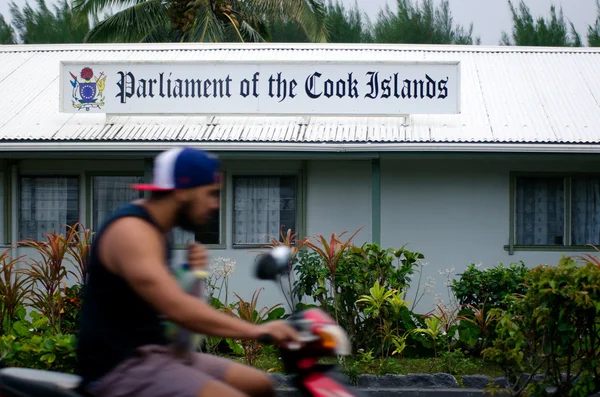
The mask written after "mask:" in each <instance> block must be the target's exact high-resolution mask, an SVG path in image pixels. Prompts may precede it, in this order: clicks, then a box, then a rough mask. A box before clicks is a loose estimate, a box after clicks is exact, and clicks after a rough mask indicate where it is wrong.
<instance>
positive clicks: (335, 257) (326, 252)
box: [304, 226, 364, 321]
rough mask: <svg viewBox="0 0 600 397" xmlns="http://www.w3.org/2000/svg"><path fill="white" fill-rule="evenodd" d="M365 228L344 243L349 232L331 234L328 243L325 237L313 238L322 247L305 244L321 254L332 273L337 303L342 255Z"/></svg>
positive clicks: (309, 243)
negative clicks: (338, 272)
mask: <svg viewBox="0 0 600 397" xmlns="http://www.w3.org/2000/svg"><path fill="white" fill-rule="evenodd" d="M363 228H364V226H361V227H360V228H358V229H357V230H356V231H355V232H354V233H353V234H352V235H351V236H350V237H349V238H348V239H347V240H346V241H344V242H342V241H341V240H340V238H341V237H342V236H343V235H344V234H346V233H347V231H343V232H342V233H340V234H339V235H338V236H336V235H335V233H331V237H330V239H329V241H327V239H326V238H325V236H323V235H316V236H313V239H315V240H316V241H320V243H321V246H319V245H317V244H315V243H313V242H311V241H306V242H305V243H304V245H306V246H307V247H309V248H311V249H312V250H313V251H315V252H316V253H317V254H319V256H320V257H321V258H322V259H323V262H324V263H325V265H326V266H327V268H328V269H329V271H330V272H331V285H332V287H333V296H334V299H335V301H336V302H337V288H336V285H335V271H336V269H337V266H338V263H339V261H340V258H341V257H342V255H343V254H344V252H345V251H346V249H347V248H348V247H349V246H350V244H351V241H352V239H353V238H354V237H356V235H357V234H358V232H360V231H361V230H362V229H363ZM335 308H336V309H335V316H336V321H339V319H338V313H337V305H335Z"/></svg>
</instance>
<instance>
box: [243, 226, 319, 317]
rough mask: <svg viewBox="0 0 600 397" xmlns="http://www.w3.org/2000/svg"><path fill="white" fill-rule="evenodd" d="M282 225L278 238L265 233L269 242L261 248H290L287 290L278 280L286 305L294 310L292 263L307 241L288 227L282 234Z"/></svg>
mask: <svg viewBox="0 0 600 397" xmlns="http://www.w3.org/2000/svg"><path fill="white" fill-rule="evenodd" d="M283 226H284V225H281V228H280V231H279V238H277V237H275V236H271V235H267V236H266V237H269V239H270V242H269V244H265V245H263V246H262V247H261V248H267V249H273V248H275V247H279V246H286V247H288V248H289V249H290V251H291V257H290V263H289V269H288V270H289V277H288V278H287V279H288V286H287V288H288V291H287V292H286V291H285V288H284V287H283V284H281V282H282V281H281V280H279V282H280V287H281V291H282V292H283V295H284V296H285V300H286V302H287V304H288V306H289V307H290V310H292V311H293V310H294V307H295V305H294V297H293V293H292V289H293V288H292V284H293V281H292V278H293V275H294V274H293V272H292V270H293V267H294V264H295V263H296V257H297V255H298V251H299V250H300V249H301V248H302V247H303V246H304V245H306V243H307V242H308V239H307V238H306V237H305V238H303V239H301V240H299V239H298V233H297V232H296V233H292V229H288V230H287V232H286V233H285V234H284V233H283ZM250 252H263V251H256V250H252V251H250ZM288 295H289V296H288Z"/></svg>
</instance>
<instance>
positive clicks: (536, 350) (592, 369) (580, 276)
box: [484, 257, 600, 396]
mask: <svg viewBox="0 0 600 397" xmlns="http://www.w3.org/2000/svg"><path fill="white" fill-rule="evenodd" d="M526 284H527V287H528V289H527V292H526V293H525V294H524V295H522V296H517V295H515V296H513V298H512V299H511V302H510V304H508V306H507V310H504V311H503V310H501V309H495V310H496V311H498V312H499V313H500V314H501V317H500V320H499V322H498V328H497V332H498V338H497V339H496V340H495V341H494V343H493V347H491V348H488V349H486V350H484V356H485V357H487V358H489V359H491V360H494V361H495V362H497V363H498V364H500V365H501V366H502V367H503V368H504V372H505V376H506V377H507V379H508V381H509V382H508V389H509V391H510V392H511V394H512V395H532V396H533V395H544V394H545V393H546V388H547V387H549V386H551V387H555V388H556V391H555V392H554V395H556V396H587V395H590V394H592V393H593V392H596V391H598V390H600V377H599V375H600V267H599V266H597V265H594V264H592V263H584V264H578V263H577V262H575V261H574V260H573V259H570V258H566V257H563V259H562V260H561V261H560V263H559V264H558V266H547V265H543V266H538V267H536V268H534V269H532V270H531V271H530V272H529V273H528V276H527V277H526ZM524 373H525V374H531V376H529V377H527V378H526V379H525V380H523V379H522V374H524ZM536 373H540V374H543V375H545V378H544V381H543V382H541V383H534V382H531V380H532V377H533V376H534V375H535V374H536ZM561 374H566V376H565V377H564V378H563V376H562V375H561Z"/></svg>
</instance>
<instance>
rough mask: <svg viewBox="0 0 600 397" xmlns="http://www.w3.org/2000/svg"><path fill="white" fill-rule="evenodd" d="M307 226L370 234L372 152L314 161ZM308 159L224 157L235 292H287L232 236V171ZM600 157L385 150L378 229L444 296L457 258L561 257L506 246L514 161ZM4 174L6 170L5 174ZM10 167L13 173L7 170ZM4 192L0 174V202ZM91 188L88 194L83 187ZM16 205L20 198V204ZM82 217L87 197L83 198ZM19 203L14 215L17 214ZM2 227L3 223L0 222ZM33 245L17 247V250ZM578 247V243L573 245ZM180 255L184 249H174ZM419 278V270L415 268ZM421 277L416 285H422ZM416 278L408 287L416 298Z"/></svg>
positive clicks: (118, 165)
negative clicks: (395, 154) (393, 154)
mask: <svg viewBox="0 0 600 397" xmlns="http://www.w3.org/2000/svg"><path fill="white" fill-rule="evenodd" d="M306 164H307V183H306V192H305V197H306V208H307V213H306V230H307V234H308V235H309V236H310V235H314V234H323V235H325V236H330V234H331V233H336V234H337V233H340V232H342V231H345V230H348V232H349V234H350V233H353V232H354V231H355V230H356V229H358V228H359V227H361V226H365V227H364V229H363V230H362V231H361V233H359V235H357V237H356V238H355V239H354V241H355V243H356V244H362V243H363V242H370V241H371V240H372V230H371V190H370V189H371V168H370V161H368V160H354V161H351V160H345V161H340V160H321V161H312V160H311V161H307V163H306ZM302 166H303V163H302V162H301V161H277V160H260V159H252V160H238V161H224V167H223V168H224V170H225V171H226V175H227V184H226V190H225V196H226V212H225V216H226V218H225V219H226V225H225V233H226V236H225V240H226V242H227V247H226V248H225V249H214V250H212V251H211V256H212V257H213V258H216V257H218V256H223V257H227V258H231V259H234V260H236V261H237V266H236V271H235V273H234V275H233V277H232V279H231V281H230V297H232V296H233V292H237V293H238V294H240V295H241V296H242V297H243V298H244V299H250V297H251V296H252V293H253V292H254V291H255V290H256V289H258V288H261V287H265V291H263V293H262V294H261V299H260V303H261V304H262V305H264V304H274V303H279V302H282V303H283V302H284V299H283V297H282V296H281V293H280V291H279V288H278V287H276V286H274V285H272V284H270V283H266V282H261V281H259V280H256V279H255V278H254V276H253V271H254V267H253V260H254V258H255V256H256V253H255V252H248V251H249V249H235V248H233V247H232V244H231V231H232V230H233V228H232V221H231V220H232V202H233V200H232V198H233V192H232V189H231V176H232V174H236V173H274V174H278V173H282V172H284V173H295V172H298V171H300V170H301V169H302ZM598 169H600V161H598V160H592V159H591V158H587V159H586V160H573V159H565V158H562V159H552V160H540V158H539V157H532V158H530V159H527V160H524V159H523V158H504V159H500V158H498V157H489V158H487V157H484V158H482V157H473V158H471V159H465V158H460V159H459V158H457V157H447V158H445V159H441V158H438V159H432V158H429V159H418V158H415V157H414V156H413V157H407V158H405V159H382V161H381V170H382V179H381V182H382V192H381V206H382V208H381V209H382V217H381V218H382V219H381V226H382V230H381V237H382V241H381V243H382V245H383V247H384V248H399V247H401V246H403V245H404V244H406V243H408V246H407V248H408V249H411V250H416V251H420V252H422V253H423V254H424V255H425V260H426V262H427V263H428V266H427V267H426V268H425V273H424V275H423V278H422V284H424V283H425V282H426V279H427V277H428V276H431V277H434V278H435V280H436V282H437V291H436V292H437V293H440V294H441V295H442V298H443V299H444V300H445V301H447V300H448V299H447V293H446V288H445V287H444V285H443V284H444V278H443V277H442V276H441V275H440V274H439V273H438V271H439V270H445V269H447V268H448V269H449V268H451V267H454V268H455V272H454V273H455V274H456V273H459V272H460V271H461V269H464V268H465V267H466V266H467V265H468V264H470V263H478V262H483V264H484V266H488V267H489V266H493V265H494V264H496V263H497V262H498V261H502V262H504V263H507V264H508V263H510V262H516V261H518V260H523V261H524V262H525V263H526V264H527V265H529V266H535V265H537V264H539V263H556V262H557V260H558V259H559V258H560V256H561V253H560V252H520V251H517V252H515V253H514V255H509V254H508V252H507V251H505V250H504V248H503V247H504V245H506V244H508V237H509V215H510V214H509V172H510V171H594V170H598ZM20 170H21V172H22V173H41V172H47V173H56V172H75V173H82V172H87V171H100V170H135V171H139V172H143V161H141V160H131V161H119V160H89V161H81V160H73V161H57V160H25V161H22V162H21V164H20ZM0 175H1V174H0ZM3 176H5V177H8V176H10V172H9V171H8V170H6V171H5V173H4V174H3ZM3 196H5V192H4V184H2V183H0V203H1V199H2V197H3ZM83 198H85V195H84V196H83ZM13 211H16V208H13ZM81 213H82V219H85V218H83V216H84V215H85V207H84V206H83V205H82V210H81ZM16 215H17V214H16V212H15V213H14V215H13V216H16ZM0 229H2V231H1V232H0V236H1V235H2V233H4V232H5V230H3V229H4V223H2V222H0ZM29 251H30V250H26V249H19V252H18V253H19V254H28V253H30V252H29ZM571 254H573V253H571ZM175 257H176V260H178V261H183V260H184V258H185V251H183V250H181V251H178V252H177V253H176V256H175ZM414 280H415V282H416V280H417V275H415V279H414ZM415 287H416V286H415ZM414 292H415V288H413V289H411V290H410V291H409V294H408V300H410V301H412V300H414ZM432 304H433V297H432V296H429V297H424V298H423V299H422V301H421V303H420V304H419V306H418V307H417V309H418V310H420V311H427V310H429V309H430V308H431V307H432Z"/></svg>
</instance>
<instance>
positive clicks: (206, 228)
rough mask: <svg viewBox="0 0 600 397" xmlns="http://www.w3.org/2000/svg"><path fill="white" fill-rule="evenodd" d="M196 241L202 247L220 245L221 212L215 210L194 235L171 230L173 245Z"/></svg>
mask: <svg viewBox="0 0 600 397" xmlns="http://www.w3.org/2000/svg"><path fill="white" fill-rule="evenodd" d="M192 241H198V242H199V243H201V244H204V245H218V244H221V211H220V210H217V211H216V212H215V213H214V214H213V216H212V217H211V218H210V221H208V222H207V223H206V224H205V225H203V226H201V227H200V228H199V230H198V231H197V232H196V236H195V238H194V233H190V232H186V231H185V230H182V229H179V228H177V229H174V230H173V243H174V244H175V245H185V244H187V243H188V242H192Z"/></svg>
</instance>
